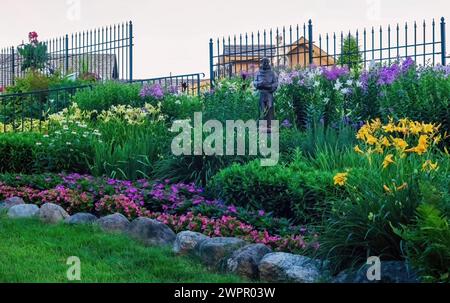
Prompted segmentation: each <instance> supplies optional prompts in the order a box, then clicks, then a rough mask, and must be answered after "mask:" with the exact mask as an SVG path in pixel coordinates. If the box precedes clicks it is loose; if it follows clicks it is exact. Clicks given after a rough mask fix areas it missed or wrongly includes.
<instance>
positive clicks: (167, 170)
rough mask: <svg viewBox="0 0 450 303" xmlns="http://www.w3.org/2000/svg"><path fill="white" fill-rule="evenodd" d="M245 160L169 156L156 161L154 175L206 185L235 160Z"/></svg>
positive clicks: (161, 178)
mask: <svg viewBox="0 0 450 303" xmlns="http://www.w3.org/2000/svg"><path fill="white" fill-rule="evenodd" d="M243 161H244V159H243V158H241V157H218V156H194V155H191V156H178V157H175V156H169V157H167V158H165V159H161V160H160V161H158V162H157V163H156V165H155V171H154V176H155V178H157V179H160V180H165V179H170V180H173V181H174V182H186V183H190V182H193V183H195V184H198V185H203V186H206V184H207V183H208V181H209V180H210V179H211V178H212V177H213V176H214V175H215V174H217V173H218V172H219V171H220V170H221V169H223V168H225V167H228V166H229V165H231V164H232V163H233V162H238V163H240V162H243Z"/></svg>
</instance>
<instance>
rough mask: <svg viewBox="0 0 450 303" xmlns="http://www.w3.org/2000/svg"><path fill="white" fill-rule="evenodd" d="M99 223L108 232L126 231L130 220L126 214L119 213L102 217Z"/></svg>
mask: <svg viewBox="0 0 450 303" xmlns="http://www.w3.org/2000/svg"><path fill="white" fill-rule="evenodd" d="M97 224H98V225H99V226H100V228H101V229H102V230H103V231H106V232H125V231H127V229H128V227H129V226H130V221H128V219H127V218H126V217H125V216H124V215H122V214H118V213H117V214H114V215H109V216H106V217H103V218H100V219H99V220H98V221H97Z"/></svg>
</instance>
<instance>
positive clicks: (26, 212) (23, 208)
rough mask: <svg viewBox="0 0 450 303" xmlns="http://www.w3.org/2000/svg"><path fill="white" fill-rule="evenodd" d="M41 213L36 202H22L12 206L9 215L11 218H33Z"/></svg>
mask: <svg viewBox="0 0 450 303" xmlns="http://www.w3.org/2000/svg"><path fill="white" fill-rule="evenodd" d="M38 214H39V207H37V206H36V205H34V204H21V205H15V206H13V207H11V208H10V209H9V211H8V217H9V218H11V219H25V218H33V217H36V216H37V215H38Z"/></svg>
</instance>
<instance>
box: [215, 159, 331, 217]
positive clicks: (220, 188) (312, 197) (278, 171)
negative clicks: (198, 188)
mask: <svg viewBox="0 0 450 303" xmlns="http://www.w3.org/2000/svg"><path fill="white" fill-rule="evenodd" d="M331 179H332V177H331V176H330V175H329V174H327V173H323V172H319V171H314V170H312V169H311V167H308V166H307V165H306V164H305V163H304V162H303V160H302V159H301V157H300V156H299V157H298V158H297V159H296V160H295V161H293V164H292V166H291V167H287V166H282V165H278V166H274V167H261V165H260V161H253V162H250V163H248V164H246V165H233V166H231V167H229V168H226V169H224V170H222V171H221V172H219V173H218V174H217V175H216V176H214V178H213V179H212V180H211V181H210V183H209V184H208V187H207V190H208V192H209V193H210V194H212V195H213V196H215V197H219V198H220V199H222V200H223V201H224V202H225V203H227V204H228V205H235V206H240V207H244V208H249V209H251V210H264V211H266V212H270V213H272V214H273V215H274V216H275V217H284V218H290V219H293V220H294V221H296V222H301V223H311V222H312V221H314V220H316V219H317V217H319V216H320V215H319V214H320V211H321V204H323V202H324V200H325V197H326V195H327V189H329V188H330V186H331V181H330V180H331Z"/></svg>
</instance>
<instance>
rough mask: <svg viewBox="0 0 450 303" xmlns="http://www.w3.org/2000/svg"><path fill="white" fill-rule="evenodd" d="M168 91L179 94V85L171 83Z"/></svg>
mask: <svg viewBox="0 0 450 303" xmlns="http://www.w3.org/2000/svg"><path fill="white" fill-rule="evenodd" d="M168 91H169V94H172V95H178V86H176V85H171V86H169V89H168Z"/></svg>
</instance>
